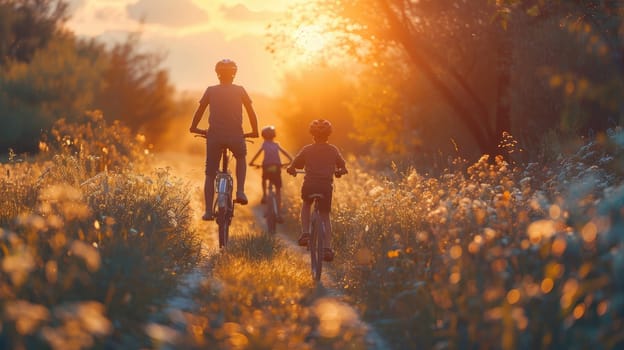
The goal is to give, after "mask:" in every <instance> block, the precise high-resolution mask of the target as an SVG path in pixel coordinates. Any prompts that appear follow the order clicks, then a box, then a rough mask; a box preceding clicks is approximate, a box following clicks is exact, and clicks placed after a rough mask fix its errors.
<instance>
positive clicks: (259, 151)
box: [249, 147, 263, 165]
mask: <svg viewBox="0 0 624 350" xmlns="http://www.w3.org/2000/svg"><path fill="white" fill-rule="evenodd" d="M262 151H263V148H262V147H260V149H259V150H258V152H256V154H254V156H253V157H251V160H250V161H249V165H255V164H254V163H253V162H254V161H255V160H256V158H258V156H259V155H260V153H262Z"/></svg>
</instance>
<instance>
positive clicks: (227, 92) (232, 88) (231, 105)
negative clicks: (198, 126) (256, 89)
mask: <svg viewBox="0 0 624 350" xmlns="http://www.w3.org/2000/svg"><path fill="white" fill-rule="evenodd" d="M200 103H207V104H208V105H209V116H208V123H209V128H208V137H222V138H234V137H238V138H242V137H243V105H244V104H245V103H251V99H250V98H249V96H248V95H247V92H245V89H244V88H243V87H242V86H240V85H236V84H218V85H213V86H209V87H208V88H207V89H206V91H205V92H204V95H203V97H202V99H201V100H200Z"/></svg>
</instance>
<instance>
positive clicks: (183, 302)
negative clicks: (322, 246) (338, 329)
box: [158, 153, 389, 349]
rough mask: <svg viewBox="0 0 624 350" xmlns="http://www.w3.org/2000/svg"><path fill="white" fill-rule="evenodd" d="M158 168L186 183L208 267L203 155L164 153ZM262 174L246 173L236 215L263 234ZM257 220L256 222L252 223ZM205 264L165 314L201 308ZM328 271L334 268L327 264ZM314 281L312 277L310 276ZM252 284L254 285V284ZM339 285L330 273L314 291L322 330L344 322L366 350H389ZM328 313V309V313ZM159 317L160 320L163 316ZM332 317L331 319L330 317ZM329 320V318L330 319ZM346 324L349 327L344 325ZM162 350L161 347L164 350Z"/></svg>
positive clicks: (301, 252) (296, 251) (304, 259)
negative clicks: (244, 201)
mask: <svg viewBox="0 0 624 350" xmlns="http://www.w3.org/2000/svg"><path fill="white" fill-rule="evenodd" d="M158 159H159V163H158V166H159V167H162V168H168V169H169V171H170V172H171V173H172V174H173V175H175V176H176V177H179V178H181V179H182V180H183V181H184V183H187V186H188V189H189V192H190V194H191V199H192V208H193V211H194V213H193V217H194V218H196V219H195V221H194V223H193V225H194V227H195V229H196V231H197V232H198V233H199V234H200V237H201V239H202V242H203V245H204V249H203V252H204V254H205V259H204V260H205V261H206V264H207V263H208V261H209V260H210V259H209V258H210V255H211V254H214V253H215V252H216V251H217V250H218V249H217V240H216V237H217V231H216V230H217V226H216V224H215V223H214V222H203V221H201V220H200V219H199V218H200V217H201V215H202V210H203V204H202V202H203V192H202V191H203V181H204V173H203V168H204V162H203V157H202V156H200V155H192V154H181V153H161V154H158ZM259 175H260V174H259V171H257V170H255V169H252V168H249V169H248V174H247V181H248V182H247V186H246V192H247V196H248V197H249V200H250V205H248V206H237V207H236V212H235V220H239V223H240V222H241V221H247V222H245V224H246V226H247V227H250V228H252V230H253V231H255V232H259V233H261V232H262V231H263V230H264V227H265V226H264V218H263V215H262V211H263V208H262V207H261V206H260V205H258V203H259V201H260V197H261V190H260V188H259V186H257V184H259V183H260V179H259ZM254 220H255V223H254V222H253V221H254ZM277 235H278V238H279V240H280V241H281V242H282V243H283V245H284V247H285V249H286V250H288V251H290V253H292V255H293V256H294V257H296V259H299V260H300V262H301V265H303V266H306V265H307V264H309V255H308V254H307V251H306V250H305V249H303V248H301V247H299V246H298V245H297V244H296V243H295V242H293V240H292V239H291V238H290V237H289V235H287V234H286V232H283V231H282V229H281V226H280V227H278V234H277ZM232 239H233V240H235V239H236V232H233V235H232ZM206 264H200V265H199V266H198V267H196V268H195V269H194V270H193V271H191V272H190V273H189V274H188V275H187V276H185V277H184V278H183V279H182V281H183V282H182V283H181V284H180V286H179V288H178V292H177V293H176V295H174V296H173V297H171V298H170V299H169V300H168V301H167V304H168V306H167V308H166V310H165V312H164V315H169V317H170V318H171V317H172V315H173V316H174V317H175V315H177V314H179V313H181V312H182V313H184V312H193V311H195V310H198V309H199V308H200V307H201V305H198V301H197V299H196V298H194V295H195V296H196V293H197V290H199V289H200V288H201V284H202V283H203V282H202V281H204V279H205V271H206V270H207V269H209V268H210V267H208V266H206ZM328 269H331V266H330V265H328ZM310 278H311V276H310ZM252 285H253V283H252ZM336 286H337V284H336V282H335V281H333V280H332V278H331V273H328V272H326V273H324V275H323V278H322V281H321V283H319V284H317V285H316V289H315V290H314V291H312V294H313V299H314V300H313V302H312V305H311V308H310V309H311V310H312V311H311V312H313V313H314V312H316V313H318V319H319V320H321V324H320V325H318V327H319V329H322V322H323V320H325V321H324V322H326V324H332V323H331V322H334V323H335V322H338V323H341V324H342V325H343V326H342V327H347V328H349V329H357V333H359V334H365V343H366V349H388V348H389V347H388V346H387V344H386V343H385V342H384V340H383V339H382V337H381V336H380V335H379V334H378V333H377V332H376V331H375V330H374V329H373V327H371V326H370V325H368V324H366V323H365V322H363V321H362V319H361V318H360V316H359V314H358V312H357V310H356V309H355V308H354V307H352V306H351V305H349V304H348V302H347V301H346V300H347V298H345V296H344V295H343V294H342V293H341V291H340V290H339V289H338V288H337V287H336ZM326 310H329V312H327V311H326ZM164 315H160V316H159V317H161V318H162V317H163V316H164ZM328 315H329V316H328ZM328 317H329V318H328ZM345 324H346V326H345ZM170 345H171V346H168V347H167V348H176V347H175V345H174V344H170ZM161 348H162V347H161Z"/></svg>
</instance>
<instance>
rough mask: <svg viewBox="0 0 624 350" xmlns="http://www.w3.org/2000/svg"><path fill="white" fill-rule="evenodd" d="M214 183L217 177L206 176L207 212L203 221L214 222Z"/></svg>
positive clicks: (205, 198)
mask: <svg viewBox="0 0 624 350" xmlns="http://www.w3.org/2000/svg"><path fill="white" fill-rule="evenodd" d="M214 181H215V176H214V175H212V176H210V175H206V181H205V182H204V201H205V205H206V210H205V211H204V215H203V216H202V219H204V220H212V219H213V214H214V213H213V212H212V204H213V202H214Z"/></svg>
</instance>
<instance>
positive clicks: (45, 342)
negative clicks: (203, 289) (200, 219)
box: [0, 118, 199, 349]
mask: <svg viewBox="0 0 624 350" xmlns="http://www.w3.org/2000/svg"><path fill="white" fill-rule="evenodd" d="M58 126H59V129H58V130H55V132H56V135H59V137H60V139H59V143H58V144H55V143H54V142H50V147H51V148H52V149H54V148H56V147H61V145H64V144H65V145H67V146H69V147H68V148H69V149H71V148H72V147H71V146H76V147H79V148H78V150H76V152H70V151H65V150H64V151H62V152H59V153H54V154H50V155H49V156H48V157H47V158H48V160H45V159H42V160H41V161H39V162H37V163H27V162H20V161H18V160H16V159H12V161H11V162H10V163H8V164H2V165H1V166H0V167H1V173H2V176H1V177H0V208H1V209H0V224H1V226H2V229H1V230H0V232H1V238H0V247H1V248H2V251H1V253H0V259H1V260H2V270H1V271H0V285H1V289H2V291H3V292H2V294H1V296H0V308H1V309H2V310H3V312H2V316H1V322H2V325H3V326H2V330H1V331H0V343H1V344H3V347H6V348H20V347H25V348H53V349H72V348H75V349H78V348H86V347H93V346H96V345H97V344H99V345H102V344H108V346H114V344H115V343H116V342H118V341H119V337H120V335H122V334H123V335H124V336H126V337H127V336H129V335H131V334H133V333H136V332H137V331H138V329H139V328H138V327H140V326H141V324H142V322H145V320H146V318H147V316H148V315H149V312H148V311H150V310H151V309H152V308H154V307H158V305H159V304H160V303H163V301H164V299H165V298H166V297H167V296H168V295H169V294H170V293H171V292H172V291H173V290H175V288H176V285H177V278H178V277H177V276H178V275H180V274H181V273H183V272H185V271H187V270H188V269H189V268H191V267H192V266H193V265H194V264H195V263H196V259H197V258H198V248H199V246H198V241H197V238H196V237H195V235H194V233H193V232H192V231H190V222H191V220H190V207H189V197H188V193H187V192H186V191H184V190H183V185H184V184H182V183H181V182H180V181H179V180H177V179H175V178H173V177H172V176H171V175H170V174H169V173H168V172H167V171H165V170H156V171H155V172H153V174H151V175H143V174H137V173H133V172H132V169H131V168H130V167H128V166H122V164H120V163H118V162H120V161H122V160H124V159H125V160H126V161H130V162H132V161H135V160H136V161H138V160H139V159H140V158H137V154H135V153H134V152H135V150H140V146H139V145H136V144H135V145H133V144H134V143H136V141H135V140H134V139H132V138H130V139H119V137H120V134H123V133H124V132H125V133H127V131H123V129H120V128H119V127H118V126H117V125H115V126H112V127H106V126H105V125H104V124H103V123H102V120H101V118H100V119H99V120H97V118H96V120H95V121H94V122H93V124H91V123H88V124H86V125H81V126H76V127H75V128H76V129H75V130H73V131H72V130H71V129H72V126H70V125H68V124H65V123H63V122H61V123H59V125H58ZM65 132H68V133H69V134H70V135H75V138H74V137H72V138H63V137H62V136H61V135H63V134H64V133H65ZM89 132H95V133H98V134H99V135H98V136H95V137H94V141H93V142H94V144H93V145H89V144H87V143H86V142H85V141H86V140H87V138H88V137H89V135H88V133H89ZM102 134H108V135H107V136H104V135H102ZM66 140H70V141H71V142H70V143H67V144H66V143H65V141H66ZM104 140H112V141H113V142H115V140H116V142H117V145H115V144H114V143H113V142H111V144H107V145H106V146H105V147H108V148H109V149H111V152H109V153H108V154H109V155H111V156H114V157H115V160H114V161H108V160H106V159H103V160H97V161H95V165H96V166H94V159H96V158H97V157H95V156H96V155H97V154H98V153H97V152H98V151H99V150H100V147H101V145H100V144H99V142H104ZM122 144H123V146H122ZM115 149H117V151H112V150H115ZM122 152H127V154H125V155H124V154H123V153H122ZM124 157H125V158H124ZM102 167H103V168H104V171H99V170H100V169H101V168H102ZM106 167H111V168H113V167H114V168H116V170H117V171H116V172H108V171H106V170H105V169H106ZM139 334H141V333H139ZM134 346H138V345H136V344H135V345H134Z"/></svg>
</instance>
